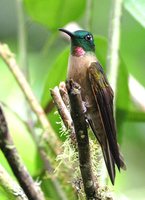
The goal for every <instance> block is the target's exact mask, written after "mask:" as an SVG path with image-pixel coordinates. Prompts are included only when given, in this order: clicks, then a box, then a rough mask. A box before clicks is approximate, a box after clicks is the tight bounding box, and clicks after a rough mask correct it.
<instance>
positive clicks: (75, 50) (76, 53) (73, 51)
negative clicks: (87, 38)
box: [71, 46, 94, 57]
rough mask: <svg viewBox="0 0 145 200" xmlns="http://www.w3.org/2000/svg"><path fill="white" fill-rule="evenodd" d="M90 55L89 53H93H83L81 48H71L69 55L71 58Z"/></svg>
mask: <svg viewBox="0 0 145 200" xmlns="http://www.w3.org/2000/svg"><path fill="white" fill-rule="evenodd" d="M88 53H89V54H90V53H94V52H91V51H85V50H84V49H83V47H80V46H73V47H72V49H71V54H72V55H73V56H77V57H81V56H84V55H86V54H88Z"/></svg>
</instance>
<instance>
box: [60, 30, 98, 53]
mask: <svg viewBox="0 0 145 200" xmlns="http://www.w3.org/2000/svg"><path fill="white" fill-rule="evenodd" d="M59 31H62V32H64V33H66V34H67V35H69V36H70V38H71V53H72V54H74V55H76V56H82V55H83V54H85V53H86V52H95V44H94V38H93V35H92V34H91V33H90V32H88V31H85V30H78V31H75V32H70V31H68V30H66V29H63V28H60V29H59Z"/></svg>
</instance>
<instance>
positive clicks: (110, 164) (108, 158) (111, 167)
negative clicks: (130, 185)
mask: <svg viewBox="0 0 145 200" xmlns="http://www.w3.org/2000/svg"><path fill="white" fill-rule="evenodd" d="M101 147H102V152H103V156H104V160H105V164H106V167H107V170H108V174H109V177H110V180H111V182H112V184H113V185H114V181H115V163H114V159H113V157H112V154H111V152H110V148H109V145H108V142H107V141H106V147H105V148H104V146H101Z"/></svg>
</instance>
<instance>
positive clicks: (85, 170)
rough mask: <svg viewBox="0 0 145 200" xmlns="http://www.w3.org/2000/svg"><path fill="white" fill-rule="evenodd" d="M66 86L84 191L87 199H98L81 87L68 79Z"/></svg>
mask: <svg viewBox="0 0 145 200" xmlns="http://www.w3.org/2000/svg"><path fill="white" fill-rule="evenodd" d="M66 86H67V91H68V94H69V99H70V107H71V116H72V119H73V123H74V128H75V133H76V139H77V145H78V153H79V164H80V171H81V175H82V180H83V185H84V191H85V194H86V198H87V199H98V198H97V191H96V190H97V187H98V185H97V184H95V182H94V175H93V172H92V167H91V158H90V147H89V137H88V131H87V125H86V119H85V112H84V107H83V103H82V98H81V88H80V86H79V85H78V84H77V83H75V82H73V81H72V80H70V81H68V82H67V85H66Z"/></svg>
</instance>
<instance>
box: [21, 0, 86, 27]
mask: <svg viewBox="0 0 145 200" xmlns="http://www.w3.org/2000/svg"><path fill="white" fill-rule="evenodd" d="M24 3H25V7H26V9H27V11H28V13H29V15H30V16H31V17H32V19H34V20H35V21H37V22H40V23H42V24H44V25H46V26H47V27H48V28H50V29H58V28H59V27H62V26H64V25H65V24H67V23H68V22H70V21H74V20H76V19H77V18H78V17H80V16H81V14H82V13H83V11H84V10H85V3H86V1H85V0H79V1H78V0H73V1H71V0H67V1H61V0H55V1H54V0H49V1H47V0H41V1H39V0H24Z"/></svg>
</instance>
